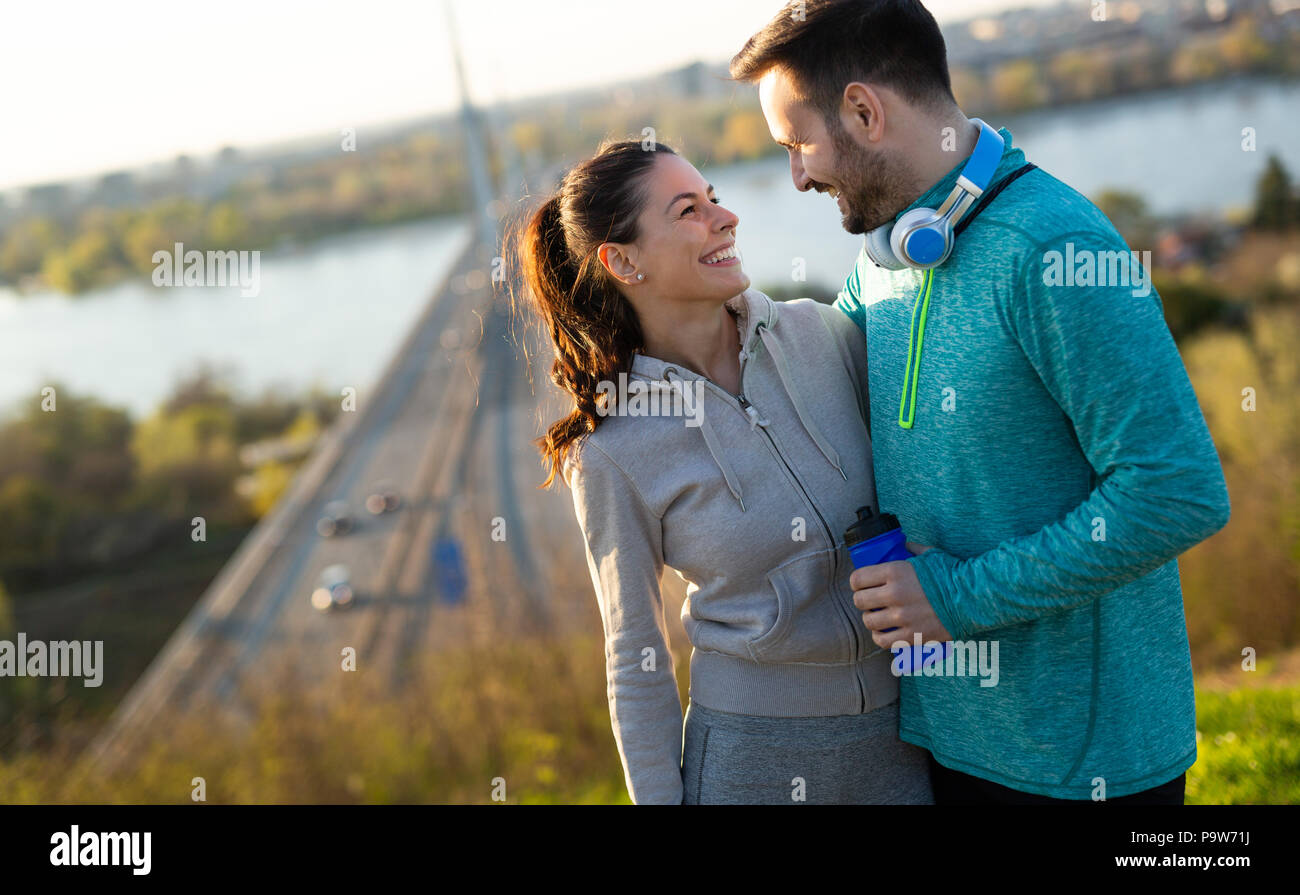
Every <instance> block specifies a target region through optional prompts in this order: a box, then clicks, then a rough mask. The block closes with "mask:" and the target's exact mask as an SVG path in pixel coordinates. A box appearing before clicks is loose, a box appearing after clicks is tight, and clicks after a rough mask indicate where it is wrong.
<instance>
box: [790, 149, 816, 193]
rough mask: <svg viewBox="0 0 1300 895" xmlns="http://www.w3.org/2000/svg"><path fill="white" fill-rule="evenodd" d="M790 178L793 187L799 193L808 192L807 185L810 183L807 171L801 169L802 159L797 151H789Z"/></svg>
mask: <svg viewBox="0 0 1300 895" xmlns="http://www.w3.org/2000/svg"><path fill="white" fill-rule="evenodd" d="M790 179H791V180H793V181H794V188H795V189H797V190H798V191H799V192H801V193H806V192H808V186H809V184H811V183H812V180H811V179H810V178H809V177H808V172H807V171H805V170H804V169H803V159H802V158H800V157H799V153H797V152H792V153H790Z"/></svg>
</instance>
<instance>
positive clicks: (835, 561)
mask: <svg viewBox="0 0 1300 895" xmlns="http://www.w3.org/2000/svg"><path fill="white" fill-rule="evenodd" d="M758 325H759V326H763V325H765V323H764V322H760V323H759V324H758ZM750 344H753V337H752V336H751V337H750V339H749V344H745V343H744V342H742V345H741V347H742V349H743V351H744V356H743V359H742V360H741V362H740V388H741V393H740V394H739V395H734V396H733V395H732V394H731V393H730V392H728V391H726V390H725V389H723V388H721V387H719V386H718V385H717V383H715V382H713V381H712V380H711V379H708V378H707V377H706V378H704V379H703V382H704V384H705V385H706V386H707V387H709V388H711V389H712V390H713V391H714V392H716V393H717V394H718V396H719V397H721V398H722V399H723V400H725V401H726V402H727V403H729V404H730V405H731V406H732V407H736V408H737V410H738V411H739V413H740V414H741V415H742V416H744V417H745V420H746V422H749V421H751V417H750V415H749V414H748V412H747V409H749V408H752V409H753V410H754V412H755V413H757V412H758V408H756V407H754V405H753V403H752V402H751V401H750V400H749V399H748V398H746V397H745V393H744V389H745V370H746V368H747V366H748V364H749V358H750V357H751V356H752V352H751V351H750V348H749V345H750ZM759 416H760V417H761V416H762V414H759ZM754 428H757V429H762V430H763V437H764V438H765V439H766V440H767V443H768V445H769V446H771V448H772V452H773V453H774V454H776V455H777V457H779V458H780V459H781V465H783V466H784V467H785V469H786V472H788V473H789V474H790V478H791V479H792V480H793V481H794V483H795V487H796V488H798V489H799V493H800V494H802V495H803V498H804V500H805V501H806V502H807V504H808V506H810V507H812V510H813V514H814V515H815V516H816V517H817V521H818V522H820V523H821V527H822V531H824V532H825V533H826V540H827V541H828V542H829V543H830V545H831V589H832V592H831V594H830V598H831V600H833V601H834V603H835V606H836V607H837V608H838V609H839V610H840V611H839V612H838V613H837V615H838V616H839V618H840V620H841V621H843V622H844V623H845V624H846V625H847V626H848V629H849V639H850V640H851V641H852V643H853V661H854V663H855V666H856V663H858V662H860V661H861V658H862V657H861V655H860V654H861V652H862V643H861V640H860V639H859V637H858V632H857V629H856V628H855V627H854V619H853V617H852V616H851V615H850V614H849V611H848V610H847V609H845V608H844V605H843V604H842V603H841V602H840V601H839V598H838V597H836V595H835V593H834V589H835V587H836V581H837V580H838V576H839V572H840V550H839V548H840V544H839V541H838V540H836V538H835V535H834V533H833V532H832V531H831V527H830V524H829V523H827V521H826V517H825V516H823V515H822V513H821V510H819V509H818V508H817V504H816V503H815V502H814V501H813V499H812V495H810V494H809V493H808V489H807V488H805V487H804V484H803V482H802V481H800V480H799V476H798V475H796V474H795V471H794V470H793V469H792V468H791V467H790V464H789V463H788V462H787V461H786V459H785V455H784V454H782V453H781V449H780V448H778V447H777V446H776V441H775V440H774V439H773V438H772V436H771V435H770V434H769V433H768V432H767V429H766V428H765V427H763V426H755V427H754ZM853 679H854V681H855V682H856V683H857V685H858V712H859V713H861V712H863V711H865V710H866V707H867V694H866V691H865V690H863V688H862V678H861V677H860V676H859V675H858V671H857V668H856V667H855V668H854V670H853Z"/></svg>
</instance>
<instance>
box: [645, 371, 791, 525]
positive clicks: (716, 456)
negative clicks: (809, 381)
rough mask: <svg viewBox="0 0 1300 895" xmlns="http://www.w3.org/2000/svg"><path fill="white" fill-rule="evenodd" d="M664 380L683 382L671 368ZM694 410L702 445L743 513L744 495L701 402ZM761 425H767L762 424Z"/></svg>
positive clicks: (666, 372)
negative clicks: (698, 419)
mask: <svg viewBox="0 0 1300 895" xmlns="http://www.w3.org/2000/svg"><path fill="white" fill-rule="evenodd" d="M674 377H676V378H674ZM664 378H665V379H667V380H668V382H669V383H673V382H681V381H683V380H682V379H681V377H680V376H677V371H676V370H674V369H673V368H672V367H669V368H668V369H667V370H665V371H664ZM696 410H697V412H698V413H699V415H700V433H701V434H702V435H703V436H704V444H705V445H706V446H707V447H708V449H709V453H710V454H711V455H712V456H713V462H714V463H716V464H718V469H720V470H721V471H722V477H723V478H724V479H726V480H727V489H728V490H729V491H730V492H731V496H732V497H734V498H736V500H737V502H739V504H740V511H741V512H742V513H743V512H745V497H744V493H743V492H742V491H741V490H740V479H739V478H737V477H736V473H735V472H734V471H733V470H732V468H731V465H730V464H729V463H727V459H726V456H725V455H724V454H723V452H722V445H721V444H719V443H718V436H717V433H715V432H714V431H713V426H712V425H711V424H710V423H709V415H708V413H706V412H705V410H704V405H703V402H701V403H700V406H699V407H698V408H696ZM750 419H751V428H752V426H753V418H752V417H751V418H750ZM763 425H767V424H766V423H763Z"/></svg>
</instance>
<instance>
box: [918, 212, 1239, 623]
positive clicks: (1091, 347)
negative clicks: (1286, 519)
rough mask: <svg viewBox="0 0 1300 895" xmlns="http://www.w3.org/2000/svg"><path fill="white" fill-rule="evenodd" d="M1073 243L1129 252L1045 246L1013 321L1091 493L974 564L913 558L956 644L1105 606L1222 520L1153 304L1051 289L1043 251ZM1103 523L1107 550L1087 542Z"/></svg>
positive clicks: (1212, 457)
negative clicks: (1061, 416)
mask: <svg viewBox="0 0 1300 895" xmlns="http://www.w3.org/2000/svg"><path fill="white" fill-rule="evenodd" d="M1066 241H1073V242H1074V243H1075V244H1076V251H1077V250H1081V249H1087V250H1092V251H1098V250H1106V251H1114V250H1119V249H1123V250H1124V251H1125V253H1126V255H1127V251H1128V249H1127V246H1124V244H1123V242H1122V240H1119V239H1118V237H1116V236H1112V235H1110V234H1105V233H1098V232H1091V233H1077V234H1068V235H1067V236H1065V237H1061V238H1059V239H1057V240H1054V243H1053V244H1051V245H1042V246H1039V247H1038V248H1037V249H1035V250H1033V251H1031V252H1030V253H1029V256H1028V257H1027V259H1026V261H1025V264H1024V267H1023V270H1022V275H1021V277H1020V287H1021V289H1022V290H1023V291H1022V292H1021V294H1020V295H1019V296H1012V297H1010V300H1009V301H1008V306H1007V309H1006V319H1007V321H1008V323H1009V325H1010V327H1011V328H1012V329H1013V331H1014V332H1015V333H1016V336H1017V338H1018V340H1019V342H1020V345H1021V347H1022V348H1023V349H1024V352H1025V355H1026V356H1027V357H1028V359H1029V361H1030V363H1031V364H1032V365H1033V366H1034V368H1035V370H1037V371H1038V374H1039V376H1040V377H1041V379H1042V381H1043V384H1044V385H1045V386H1046V387H1047V389H1048V391H1049V392H1051V394H1052V396H1053V397H1054V398H1055V399H1056V401H1057V402H1058V403H1059V404H1060V406H1061V408H1062V410H1063V411H1064V412H1065V414H1066V416H1068V417H1069V419H1070V420H1071V422H1072V423H1073V425H1074V429H1075V433H1076V435H1077V437H1078V441H1079V446H1080V448H1081V449H1082V450H1083V453H1084V455H1085V456H1086V457H1087V460H1088V462H1089V463H1090V464H1091V466H1092V468H1093V470H1094V472H1095V474H1096V485H1095V487H1094V488H1093V490H1092V493H1091V494H1089V496H1088V498H1087V499H1086V500H1085V501H1084V502H1083V503H1081V504H1080V505H1079V506H1078V507H1076V508H1075V509H1074V510H1073V511H1072V512H1070V513H1069V514H1067V515H1066V516H1065V518H1063V519H1061V520H1059V521H1057V522H1055V523H1052V524H1051V525H1048V526H1046V527H1044V528H1042V529H1041V530H1039V531H1037V532H1035V533H1033V534H1031V535H1026V536H1023V537H1018V538H1012V539H1009V540H1007V541H1004V542H1003V543H1001V544H999V545H998V546H997V547H995V548H994V549H992V550H989V551H987V552H985V553H983V554H980V555H978V556H974V557H971V558H968V559H957V558H956V557H954V556H952V555H951V554H948V553H945V552H943V551H942V550H930V551H927V552H925V553H923V554H921V555H919V556H915V557H912V558H911V559H910V560H908V562H909V563H911V564H912V566H913V567H914V569H915V572H916V576H917V579H918V581H919V583H920V586H921V587H922V588H923V589H924V591H925V595H926V597H927V598H928V599H929V602H930V604H931V605H932V606H933V608H934V613H935V615H936V616H937V617H938V618H939V620H940V621H941V622H942V624H943V626H944V627H945V628H946V629H947V630H948V631H949V632H950V633H951V635H952V636H953V637H954V638H956V639H964V638H966V637H969V636H970V635H972V634H974V633H976V632H978V631H982V630H986V629H989V628H996V627H1001V626H1003V625H1009V624H1015V623H1018V622H1024V621H1029V620H1031V619H1035V618H1039V617H1041V616H1044V615H1047V614H1049V613H1053V612H1057V611H1060V610H1062V609H1067V608H1070V607H1073V606H1077V605H1080V604H1083V603H1085V602H1087V601H1089V600H1093V599H1096V598H1098V597H1101V596H1104V595H1105V594H1107V593H1109V592H1110V591H1112V590H1114V589H1115V588H1117V587H1120V586H1122V585H1124V584H1126V583H1128V582H1130V581H1133V580H1135V579H1136V578H1139V577H1141V576H1142V575H1145V574H1148V573H1149V572H1151V571H1153V570H1155V569H1157V568H1159V567H1160V566H1162V565H1164V564H1165V563H1167V562H1169V561H1170V560H1171V559H1173V558H1174V557H1176V556H1178V554H1180V553H1182V552H1183V551H1185V550H1187V549H1188V548H1190V547H1192V546H1193V545H1195V544H1197V543H1199V542H1200V541H1202V540H1204V539H1205V538H1207V537H1209V536H1210V535H1212V534H1214V533H1215V532H1216V531H1218V530H1219V529H1220V528H1222V527H1223V526H1224V525H1225V524H1227V521H1228V514H1229V505H1228V493H1227V487H1226V485H1225V483H1224V479H1223V470H1222V468H1221V466H1220V463H1219V458H1218V454H1217V452H1216V451H1215V448H1214V443H1213V441H1212V440H1211V438H1210V433H1209V430H1208V428H1207V426H1206V424H1205V418H1204V416H1203V415H1202V413H1201V409H1200V406H1199V404H1198V403H1197V400H1196V394H1195V392H1194V391H1193V390H1192V385H1191V382H1190V381H1189V380H1188V377H1187V371H1186V368H1185V367H1184V366H1183V363H1182V359H1181V358H1180V357H1179V354H1178V349H1177V347H1176V346H1175V344H1174V340H1173V337H1172V336H1171V335H1170V333H1169V328H1168V326H1167V325H1166V324H1165V320H1164V316H1163V314H1162V312H1161V306H1160V301H1159V297H1158V296H1157V295H1156V294H1155V293H1154V292H1152V293H1151V294H1150V295H1147V296H1135V295H1133V290H1132V289H1131V288H1130V287H1123V286H1114V285H1112V286H1090V287H1079V286H1074V287H1062V286H1053V287H1049V286H1046V285H1044V283H1043V275H1042V271H1043V263H1042V259H1043V253H1044V252H1046V251H1048V250H1050V249H1056V250H1058V251H1059V250H1062V249H1064V243H1065V242H1066ZM1055 243H1060V244H1055ZM1029 437H1032V433H1029ZM1099 522H1100V523H1102V524H1104V526H1105V528H1104V531H1105V538H1104V540H1100V539H1099V540H1094V537H1093V535H1094V531H1100V530H1101V528H1100V525H1099Z"/></svg>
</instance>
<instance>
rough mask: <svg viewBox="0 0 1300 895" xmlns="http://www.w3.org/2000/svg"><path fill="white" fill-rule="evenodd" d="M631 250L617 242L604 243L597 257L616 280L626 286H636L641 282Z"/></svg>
mask: <svg viewBox="0 0 1300 895" xmlns="http://www.w3.org/2000/svg"><path fill="white" fill-rule="evenodd" d="M629 248H630V247H628V246H624V245H621V244H619V243H617V242H604V243H601V245H600V248H598V249H597V250H596V257H597V258H599V259H600V264H601V266H602V267H604V268H605V270H607V271H609V274H610V276H612V277H613V278H614V279H616V280H618V281H619V282H620V283H622V284H623V285H624V286H635V285H636V284H637V283H638V282H639V281H638V280H637V278H636V275H637V273H638V271H637V268H636V263H635V261H634V259H633V257H632V254H633V253H632V252H631V251H630V250H629Z"/></svg>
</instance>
